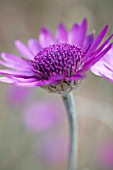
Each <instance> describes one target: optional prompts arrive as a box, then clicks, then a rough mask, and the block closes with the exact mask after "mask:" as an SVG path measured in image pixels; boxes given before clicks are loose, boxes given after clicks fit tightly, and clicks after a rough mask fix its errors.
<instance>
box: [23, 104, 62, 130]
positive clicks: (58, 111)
mask: <svg viewBox="0 0 113 170" xmlns="http://www.w3.org/2000/svg"><path fill="white" fill-rule="evenodd" d="M62 112H63V109H62V108H61V107H60V106H59V105H58V104H57V103H55V102H53V101H42V102H39V103H38V102H37V103H33V104H32V105H30V106H29V107H28V108H27V109H26V110H25V112H24V114H23V121H24V126H25V127H26V128H27V130H29V131H31V132H38V131H44V130H47V129H48V128H51V127H53V126H55V124H57V123H58V122H59V121H60V119H61V117H62V116H61V115H62Z"/></svg>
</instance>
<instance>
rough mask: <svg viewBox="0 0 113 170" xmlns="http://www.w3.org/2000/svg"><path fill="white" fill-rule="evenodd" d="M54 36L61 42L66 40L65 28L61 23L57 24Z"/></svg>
mask: <svg viewBox="0 0 113 170" xmlns="http://www.w3.org/2000/svg"><path fill="white" fill-rule="evenodd" d="M55 37H56V41H57V42H61V43H63V42H67V30H66V28H65V26H64V25H63V24H62V23H61V24H59V26H58V28H57V31H56V36H55Z"/></svg>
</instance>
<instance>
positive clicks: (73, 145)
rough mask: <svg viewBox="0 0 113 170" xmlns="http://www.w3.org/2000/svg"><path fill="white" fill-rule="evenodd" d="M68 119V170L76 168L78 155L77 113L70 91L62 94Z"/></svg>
mask: <svg viewBox="0 0 113 170" xmlns="http://www.w3.org/2000/svg"><path fill="white" fill-rule="evenodd" d="M63 101H64V103H65V106H66V109H67V114H68V120H69V125H70V155H69V165H68V170H77V157H78V129H77V113H76V108H75V103H74V98H73V95H72V93H68V94H66V95H63Z"/></svg>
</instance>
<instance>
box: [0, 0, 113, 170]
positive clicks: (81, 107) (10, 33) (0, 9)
mask: <svg viewBox="0 0 113 170" xmlns="http://www.w3.org/2000/svg"><path fill="white" fill-rule="evenodd" d="M84 17H87V18H88V30H89V32H90V31H92V30H93V29H96V35H97V33H99V31H100V30H101V29H102V28H103V26H104V25H105V24H106V23H107V24H109V30H108V34H107V36H108V35H110V34H111V32H113V0H24V1H23V0H0V52H3V51H6V52H10V53H15V54H17V53H18V52H17V50H16V49H15V47H14V41H15V39H20V40H22V41H23V42H27V40H28V39H29V38H31V37H33V38H38V34H39V31H40V29H41V27H42V26H46V27H48V28H49V29H50V30H51V31H52V32H53V33H55V30H56V28H57V25H58V23H59V22H63V23H64V24H65V25H66V27H67V28H68V29H69V28H70V27H71V25H72V24H73V23H74V22H81V20H82V19H83V18H84ZM87 74H88V76H87V79H86V80H84V81H83V83H82V84H81V86H80V87H79V88H78V89H77V90H76V91H74V98H75V103H76V108H77V112H78V129H79V153H78V170H113V84H111V83H109V82H107V81H106V80H104V79H103V78H100V77H96V76H95V75H93V74H92V73H90V72H88V73H87ZM68 146H69V131H68V121H67V115H66V110H65V108H64V105H63V101H62V99H61V96H60V95H54V94H49V93H47V92H46V91H44V90H42V89H41V88H27V89H24V88H16V87H14V86H12V85H7V84H3V83H0V170H31V169H32V170H36V169H38V170H53V169H54V170H58V169H59V170H65V169H66V168H67V162H68Z"/></svg>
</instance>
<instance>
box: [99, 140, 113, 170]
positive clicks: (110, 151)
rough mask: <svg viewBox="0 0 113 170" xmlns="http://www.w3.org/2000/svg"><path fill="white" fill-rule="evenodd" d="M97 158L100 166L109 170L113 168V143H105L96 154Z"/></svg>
mask: <svg viewBox="0 0 113 170" xmlns="http://www.w3.org/2000/svg"><path fill="white" fill-rule="evenodd" d="M96 158H97V161H98V163H99V165H101V166H103V167H106V170H107V168H111V167H112V168H113V141H107V142H105V143H103V144H102V145H101V146H100V147H99V148H98V150H97V152H96Z"/></svg>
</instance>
